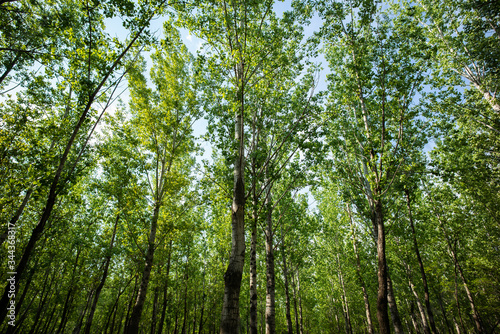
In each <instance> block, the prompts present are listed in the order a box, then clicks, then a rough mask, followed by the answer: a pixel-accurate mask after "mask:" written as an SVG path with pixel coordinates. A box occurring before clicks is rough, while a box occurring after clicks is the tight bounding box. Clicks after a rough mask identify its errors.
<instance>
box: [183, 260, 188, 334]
mask: <svg viewBox="0 0 500 334" xmlns="http://www.w3.org/2000/svg"><path fill="white" fill-rule="evenodd" d="M188 261H189V260H188ZM185 270H186V273H185V275H184V314H183V316H182V330H181V333H182V334H186V321H187V312H188V305H187V299H188V298H187V292H188V273H187V265H186V269H185Z"/></svg>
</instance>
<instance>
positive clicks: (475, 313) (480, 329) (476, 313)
mask: <svg viewBox="0 0 500 334" xmlns="http://www.w3.org/2000/svg"><path fill="white" fill-rule="evenodd" d="M436 216H437V218H438V221H439V224H440V227H441V230H442V231H443V234H444V237H445V239H446V243H447V245H448V251H449V252H450V254H451V257H452V259H453V263H454V264H455V277H456V271H457V270H458V273H459V274H460V278H461V279H462V283H463V285H464V288H465V292H466V294H467V299H468V300H469V303H470V306H471V310H472V317H473V319H474V323H475V325H476V330H477V332H478V333H479V334H482V333H485V330H484V328H483V324H482V321H481V317H480V315H479V311H478V310H477V308H476V304H475V302H474V298H473V296H472V293H471V292H470V290H469V285H468V283H467V280H466V278H465V275H464V272H463V269H462V266H460V263H459V261H458V257H457V253H456V251H455V248H454V247H453V245H452V242H451V240H450V237H449V236H448V233H447V232H446V229H445V228H444V224H443V222H442V221H441V217H440V215H439V214H438V213H436ZM455 284H456V283H455ZM457 295H458V293H457V291H456V286H455V298H456V300H457V305H458V296H457ZM459 313H460V312H459Z"/></svg>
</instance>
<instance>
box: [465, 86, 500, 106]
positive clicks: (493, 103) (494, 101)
mask: <svg viewBox="0 0 500 334" xmlns="http://www.w3.org/2000/svg"><path fill="white" fill-rule="evenodd" d="M472 83H473V85H474V87H475V88H476V89H477V90H478V91H479V92H481V94H483V97H484V99H485V100H486V101H488V103H489V105H490V106H491V108H493V110H494V111H496V112H497V113H500V104H498V101H497V99H496V98H495V97H493V95H491V93H490V92H489V91H487V90H485V89H483V88H482V87H481V86H480V85H478V84H477V83H476V81H472Z"/></svg>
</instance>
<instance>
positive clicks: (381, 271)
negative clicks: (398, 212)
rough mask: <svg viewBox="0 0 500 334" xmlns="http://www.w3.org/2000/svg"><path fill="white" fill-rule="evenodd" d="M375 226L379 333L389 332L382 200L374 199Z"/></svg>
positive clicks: (386, 333) (385, 333)
mask: <svg viewBox="0 0 500 334" xmlns="http://www.w3.org/2000/svg"><path fill="white" fill-rule="evenodd" d="M374 214H375V226H376V227H377V230H376V232H377V233H376V235H377V259H378V273H377V278H378V292H377V319H378V324H379V328H380V334H390V332H391V327H390V323H389V313H388V312H387V306H388V300H387V260H386V257H385V228H384V216H383V209H382V200H381V199H378V200H376V201H375V212H374Z"/></svg>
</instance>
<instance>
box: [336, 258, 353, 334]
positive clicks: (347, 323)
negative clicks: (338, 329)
mask: <svg viewBox="0 0 500 334" xmlns="http://www.w3.org/2000/svg"><path fill="white" fill-rule="evenodd" d="M337 266H338V275H339V281H340V286H341V287H342V309H343V313H344V318H345V319H344V320H345V332H346V334H352V326H351V316H350V314H349V305H348V304H347V296H346V290H345V284H344V276H343V274H342V267H341V265H340V258H339V254H338V253H337Z"/></svg>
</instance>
